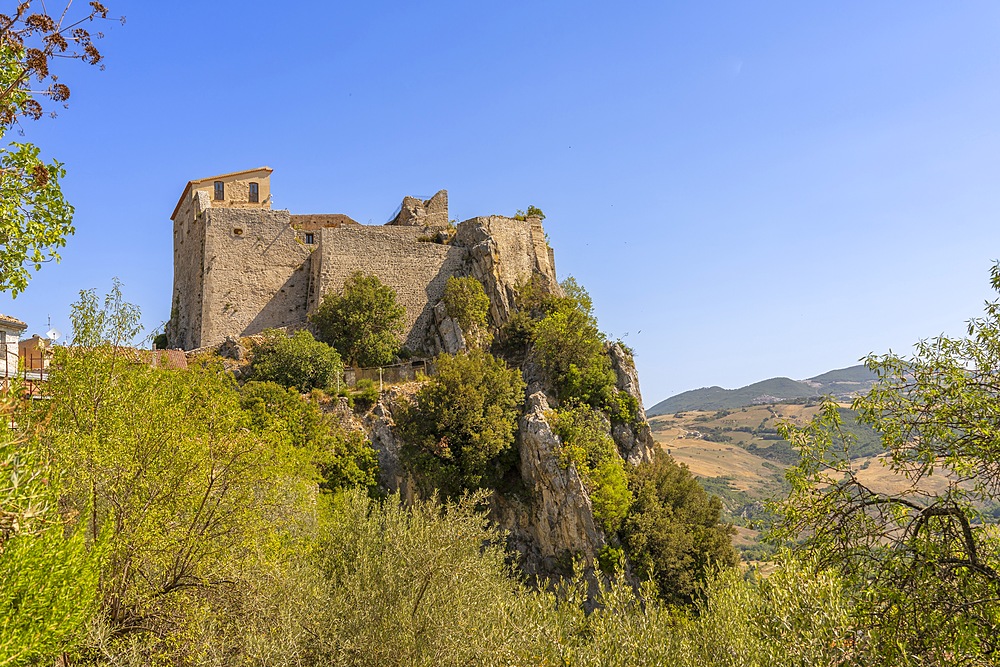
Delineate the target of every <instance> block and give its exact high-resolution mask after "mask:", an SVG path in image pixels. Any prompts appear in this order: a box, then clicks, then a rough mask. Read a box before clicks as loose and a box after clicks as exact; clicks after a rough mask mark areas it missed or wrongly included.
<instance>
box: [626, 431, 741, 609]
mask: <svg viewBox="0 0 1000 667" xmlns="http://www.w3.org/2000/svg"><path fill="white" fill-rule="evenodd" d="M629 487H630V488H631V490H632V493H633V495H634V497H635V502H634V503H633V504H632V508H631V511H630V512H629V516H628V518H627V519H626V520H625V523H624V525H623V527H622V531H621V534H622V542H623V543H624V544H625V546H626V549H627V552H628V554H629V558H630V559H631V560H632V563H633V564H634V565H635V566H636V567H637V569H638V571H639V573H640V574H641V575H642V576H643V577H646V578H651V579H652V580H653V581H655V583H656V585H657V588H658V590H659V594H660V596H661V597H662V598H663V599H664V600H666V601H668V602H671V603H675V604H686V603H690V602H691V601H692V600H694V598H695V597H696V594H697V591H698V587H699V586H700V585H701V584H702V583H704V582H705V580H706V579H707V578H708V577H709V575H710V574H711V573H712V571H713V568H717V567H726V566H732V565H735V564H736V563H737V562H739V558H738V556H737V555H736V551H735V550H734V549H733V546H732V535H733V529H732V526H729V525H726V524H723V523H720V519H721V515H722V503H721V502H720V501H719V499H718V498H717V497H716V496H709V495H708V494H707V493H705V490H704V489H703V488H702V487H701V485H700V484H699V483H698V480H697V479H695V477H694V475H692V474H691V473H690V471H688V469H687V468H686V467H685V466H681V465H678V464H677V463H675V462H674V460H673V459H672V458H671V457H670V455H669V454H667V453H666V452H664V451H662V450H657V451H656V454H655V455H654V458H653V460H652V462H650V463H643V464H640V465H639V466H637V467H635V468H634V469H632V470H631V471H630V474H629Z"/></svg>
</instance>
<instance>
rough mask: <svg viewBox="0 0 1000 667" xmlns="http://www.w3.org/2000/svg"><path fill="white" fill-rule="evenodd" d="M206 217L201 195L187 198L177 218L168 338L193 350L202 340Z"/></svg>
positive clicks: (171, 342)
mask: <svg viewBox="0 0 1000 667" xmlns="http://www.w3.org/2000/svg"><path fill="white" fill-rule="evenodd" d="M204 269H205V219H204V216H203V215H202V209H201V206H199V198H198V197H193V198H191V199H188V200H186V201H185V202H184V203H183V204H182V205H181V207H180V209H179V210H178V215H177V216H176V218H175V220H174V293H173V295H172V297H171V300H170V321H169V323H168V324H167V338H168V340H169V341H170V344H171V345H172V346H174V347H179V348H182V349H185V350H189V349H191V348H194V347H198V346H199V345H200V344H201V343H200V341H201V320H202V310H203V305H204V304H203V303H202V292H203V286H204V276H205V271H204Z"/></svg>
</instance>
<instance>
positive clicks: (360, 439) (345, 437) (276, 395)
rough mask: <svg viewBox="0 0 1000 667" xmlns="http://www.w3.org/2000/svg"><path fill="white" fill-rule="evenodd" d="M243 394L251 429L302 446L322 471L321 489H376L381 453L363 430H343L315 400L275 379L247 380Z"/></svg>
mask: <svg viewBox="0 0 1000 667" xmlns="http://www.w3.org/2000/svg"><path fill="white" fill-rule="evenodd" d="M240 393H241V397H240V406H241V407H242V408H243V409H244V410H245V411H246V412H247V413H248V414H249V415H250V419H251V424H252V428H253V430H254V431H255V432H256V433H258V434H260V435H263V436H266V437H267V439H268V440H269V441H271V442H285V443H287V444H289V445H291V446H292V447H295V448H296V449H297V450H299V452H300V453H301V454H302V456H303V457H305V458H306V459H308V460H309V461H310V462H311V463H312V464H313V466H315V468H316V470H318V471H319V474H320V476H321V478H322V482H321V486H322V488H324V489H327V490H331V491H332V490H337V489H342V488H353V487H358V488H361V489H365V490H367V491H369V492H374V491H375V487H376V484H377V481H378V457H377V456H376V455H375V450H373V449H372V448H371V445H370V444H369V443H368V441H367V440H365V438H364V436H363V435H362V434H361V433H358V432H357V431H345V430H344V429H343V428H342V427H341V426H340V424H339V423H337V421H336V420H335V419H334V418H333V417H332V416H331V415H328V414H325V413H324V412H323V411H322V410H320V407H319V405H318V404H317V403H316V401H315V400H312V398H310V399H309V400H306V399H304V398H303V397H302V396H300V395H299V394H298V393H297V392H296V391H295V390H293V389H286V388H284V387H282V386H281V385H279V384H276V383H274V382H247V383H246V384H245V385H244V386H243V389H242V391H241V392H240Z"/></svg>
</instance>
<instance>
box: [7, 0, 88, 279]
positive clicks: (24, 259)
mask: <svg viewBox="0 0 1000 667" xmlns="http://www.w3.org/2000/svg"><path fill="white" fill-rule="evenodd" d="M71 10H72V3H66V4H65V9H64V10H63V11H62V12H58V11H57V12H53V13H49V11H48V10H47V9H46V7H45V4H44V3H42V2H32V1H30V0H29V1H28V2H19V3H17V6H16V7H15V8H14V9H13V10H12V11H11V12H10V13H7V14H0V140H2V139H3V138H4V137H5V136H6V134H7V132H8V131H9V130H10V129H11V128H12V127H15V126H18V125H19V124H20V121H21V120H22V119H32V120H37V119H38V118H41V116H42V115H43V113H44V106H43V104H42V101H51V102H55V103H59V104H65V102H66V100H67V99H69V96H70V89H69V87H68V86H67V85H66V84H65V83H64V82H63V81H62V80H61V79H60V77H59V76H58V73H57V72H56V71H55V63H56V62H59V61H62V60H65V59H71V60H80V61H82V62H84V63H87V64H91V65H98V64H99V63H101V61H102V56H101V54H100V52H99V51H98V49H97V47H96V46H95V45H94V41H93V38H92V36H91V33H90V32H89V30H88V28H87V25H88V24H90V23H92V22H93V21H95V20H98V19H107V16H108V10H107V8H106V7H104V6H103V5H102V4H101V3H99V2H91V3H90V4H89V9H88V10H87V11H86V12H82V13H81V12H76V13H74V12H73V11H71ZM40 155H41V151H40V150H39V148H38V147H37V146H35V145H33V144H31V143H11V144H10V145H9V146H7V147H6V148H0V290H10V291H11V293H12V294H13V295H14V296H17V295H18V294H19V293H20V292H23V291H24V289H25V288H26V287H27V285H28V281H29V279H30V278H31V272H32V271H33V270H34V271H37V270H39V269H40V268H41V265H42V264H43V263H44V262H48V261H52V260H58V259H59V252H58V249H59V248H61V247H63V246H65V245H66V237H67V236H70V235H72V234H73V231H74V230H73V224H72V220H73V207H72V206H70V205H69V204H68V203H67V202H66V199H65V198H64V197H63V194H62V188H61V186H60V183H59V180H60V179H61V178H62V177H63V176H65V175H66V172H65V170H64V169H63V168H62V164H61V163H59V162H57V161H52V162H50V163H48V164H46V163H45V162H44V161H43V160H42V159H41V157H40Z"/></svg>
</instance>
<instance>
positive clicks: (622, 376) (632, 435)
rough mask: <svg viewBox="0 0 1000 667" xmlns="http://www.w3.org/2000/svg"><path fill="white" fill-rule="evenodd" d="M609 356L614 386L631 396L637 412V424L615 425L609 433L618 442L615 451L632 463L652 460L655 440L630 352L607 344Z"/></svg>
mask: <svg viewBox="0 0 1000 667" xmlns="http://www.w3.org/2000/svg"><path fill="white" fill-rule="evenodd" d="M607 352H608V357H609V358H610V359H611V368H612V369H613V370H614V372H615V379H616V386H617V387H618V389H619V390H620V391H623V392H625V393H626V394H628V395H629V396H631V397H632V398H633V399H635V402H636V405H637V406H638V411H639V415H638V416H639V418H640V419H639V422H638V424H615V426H614V428H612V429H611V436H612V437H613V438H614V440H615V444H616V445H618V453H619V454H621V457H622V458H623V459H625V460H626V461H628V462H629V463H631V464H632V465H639V464H640V463H645V462H648V461H651V460H652V458H653V451H654V448H655V447H656V442H655V441H654V440H653V432H652V431H651V430H650V428H649V422H648V421H646V411H645V410H643V408H642V393H641V392H640V391H639V373H638V371H636V369H635V361H634V360H633V359H632V354H631V352H629V351H628V350H626V349H625V347H624V346H623V345H622V344H621V343H620V342H614V343H610V344H608V349H607Z"/></svg>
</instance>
